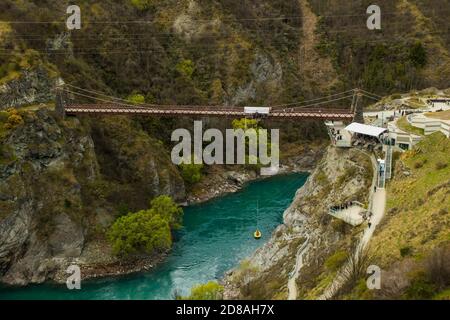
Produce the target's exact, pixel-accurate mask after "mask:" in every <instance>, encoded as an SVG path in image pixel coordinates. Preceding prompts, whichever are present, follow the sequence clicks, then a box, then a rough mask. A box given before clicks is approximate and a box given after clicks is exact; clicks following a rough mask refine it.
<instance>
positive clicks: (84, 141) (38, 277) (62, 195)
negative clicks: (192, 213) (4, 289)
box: [0, 110, 185, 285]
mask: <svg viewBox="0 0 450 320" xmlns="http://www.w3.org/2000/svg"><path fill="white" fill-rule="evenodd" d="M1 116H2V117H1V119H0V120H1V121H0V126H1V130H0V133H1V134H0V138H1V139H2V141H1V149H0V281H1V282H5V283H8V284H15V285H25V284H28V283H40V282H43V281H45V280H48V279H54V278H55V277H56V276H57V275H58V274H60V273H61V272H62V273H64V271H65V267H66V265H67V264H69V263H71V262H73V261H78V262H81V263H82V264H87V265H90V266H91V267H92V264H94V265H96V264H97V265H102V264H114V263H118V261H116V260H115V259H114V258H112V256H111V254H110V250H109V246H108V245H107V244H106V242H105V241H104V232H105V230H106V228H108V227H109V225H110V224H111V223H112V221H113V220H114V219H115V216H116V215H117V214H118V212H120V211H124V212H127V211H128V210H132V209H135V208H139V207H141V208H145V207H146V206H148V201H149V199H150V198H152V197H154V196H156V195H159V194H169V195H171V196H172V197H174V198H175V199H177V200H182V199H184V198H185V191H184V184H183V181H182V179H181V178H180V176H179V175H178V172H177V170H176V168H174V167H173V166H172V164H171V162H170V158H169V157H168V156H167V154H166V152H165V150H164V149H163V147H162V146H161V145H160V144H158V143H157V142H156V141H154V140H153V139H151V138H150V137H149V136H148V135H146V134H145V133H144V132H143V131H142V130H140V129H139V128H138V127H136V126H134V125H133V123H132V122H131V121H130V120H127V119H122V120H119V119H115V121H111V122H108V121H98V122H96V130H95V131H91V126H90V124H89V122H88V121H86V120H84V121H81V122H80V121H79V120H78V119H76V118H71V119H70V118H69V119H66V120H65V121H63V120H58V119H56V118H55V117H54V116H53V111H50V110H39V111H36V112H35V111H20V112H19V113H18V114H17V116H18V117H20V118H21V119H22V121H17V123H15V124H14V125H11V123H10V122H12V120H11V116H10V115H8V113H7V112H3V113H2V114H1ZM125 137H126V139H125ZM107 146H108V147H107ZM110 161H112V162H110ZM108 165H109V166H111V167H114V170H112V169H111V168H110V167H108ZM87 253H89V254H87ZM80 257H83V259H82V260H79V258H80ZM93 257H95V260H94V259H93Z"/></svg>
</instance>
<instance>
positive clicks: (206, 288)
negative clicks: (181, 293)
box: [178, 281, 223, 300]
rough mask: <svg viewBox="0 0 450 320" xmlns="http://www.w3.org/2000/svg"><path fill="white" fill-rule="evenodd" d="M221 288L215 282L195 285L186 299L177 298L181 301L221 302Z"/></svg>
mask: <svg viewBox="0 0 450 320" xmlns="http://www.w3.org/2000/svg"><path fill="white" fill-rule="evenodd" d="M222 298H223V286H221V285H220V284H218V283H217V282H215V281H210V282H208V283H205V284H201V285H197V286H195V287H193V288H192V289H191V294H190V295H189V296H187V297H179V298H178V299H181V300H222Z"/></svg>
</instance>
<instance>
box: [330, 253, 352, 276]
mask: <svg viewBox="0 0 450 320" xmlns="http://www.w3.org/2000/svg"><path fill="white" fill-rule="evenodd" d="M347 259H348V254H347V252H346V251H337V252H336V253H334V254H333V255H332V256H330V257H329V258H328V259H327V260H326V261H325V267H326V268H327V269H328V270H329V271H331V272H334V271H337V270H338V269H339V268H340V267H341V266H342V265H343V264H344V262H345V261H347Z"/></svg>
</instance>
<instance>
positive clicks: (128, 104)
mask: <svg viewBox="0 0 450 320" xmlns="http://www.w3.org/2000/svg"><path fill="white" fill-rule="evenodd" d="M65 86H68V87H71V88H74V89H76V90H80V91H83V92H87V93H91V94H94V95H99V96H102V97H106V98H110V99H112V100H109V99H108V100H104V99H103V100H100V99H99V98H96V97H92V96H87V95H85V97H87V98H91V99H94V100H99V101H103V102H107V103H117V101H120V102H121V104H122V105H124V106H132V107H142V108H143V107H152V106H154V105H145V106H144V105H143V104H140V103H138V104H131V103H130V101H128V100H126V99H122V98H118V97H114V96H110V95H107V94H104V93H102V92H100V91H95V90H87V89H83V88H80V87H77V86H74V85H72V84H67V83H66V84H65ZM65 91H67V92H70V93H72V94H78V93H76V92H73V91H71V90H67V89H65Z"/></svg>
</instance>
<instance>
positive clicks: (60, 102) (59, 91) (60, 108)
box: [55, 86, 66, 119]
mask: <svg viewBox="0 0 450 320" xmlns="http://www.w3.org/2000/svg"><path fill="white" fill-rule="evenodd" d="M55 91H56V92H55V93H56V94H55V98H56V101H55V111H56V116H57V117H58V118H60V119H64V117H65V115H66V111H65V108H64V103H65V101H64V90H63V87H62V86H57V87H56V90H55Z"/></svg>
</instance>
